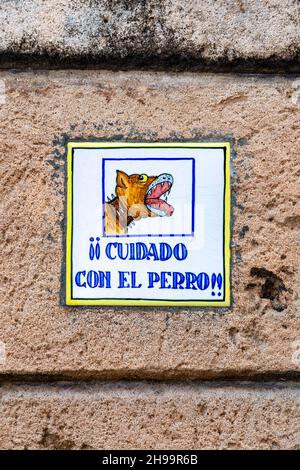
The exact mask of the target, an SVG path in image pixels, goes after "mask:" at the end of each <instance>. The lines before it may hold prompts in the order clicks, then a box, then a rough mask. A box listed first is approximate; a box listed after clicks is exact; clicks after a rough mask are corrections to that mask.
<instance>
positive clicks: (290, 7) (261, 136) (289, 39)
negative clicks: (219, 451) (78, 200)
mask: <svg viewBox="0 0 300 470" xmlns="http://www.w3.org/2000/svg"><path fill="white" fill-rule="evenodd" d="M299 15H300V6H299V2H296V1H287V2H286V5H285V7H283V4H282V2H279V1H278V0H269V1H264V2H261V1H255V0H249V1H242V0H240V1H232V2H225V1H223V0H218V1H215V2H213V1H209V0H206V1H203V2H199V1H196V0H195V1H194V2H174V1H173V2H171V1H168V0H164V1H161V2H158V1H155V0H151V1H149V2H133V1H129V2H127V1H125V0H124V1H96V0H89V1H88V0H87V1H83V0H82V1H79V0H73V1H70V0H69V1H67V0H56V1H51V2H50V0H49V1H48V0H45V1H44V2H38V1H37V0H22V1H16V0H8V1H6V2H4V3H2V4H1V7H0V19H1V22H0V24H1V26H0V64H1V70H0V135H1V139H0V149H1V202H2V204H1V212H2V214H1V253H2V264H3V268H2V281H1V298H2V302H1V312H0V315H1V328H0V374H1V375H0V377H1V383H2V385H1V387H0V406H1V421H2V422H1V426H0V447H1V448H6V449H8V448H15V449H17V448H18V449H19V448H39V449H40V448H178V449H180V448H192V449H199V448H228V449H229V448H264V449H269V448H271V449H276V448H291V449H296V448H299V447H300V436H299V430H298V428H297V420H298V419H299V414H300V406H299V385H298V380H299V376H300V374H299V371H300V332H299V326H300V321H299V311H300V300H299V293H300V288H299V277H300V275H299V259H300V250H299V242H300V234H299V231H300V210H299V207H300V202H299V201H300V198H299V176H300V158H299V141H300V127H299V117H300V112H299V111H300V92H299V90H300V76H299V77H298V76H297V74H296V72H298V71H299V68H300V67H299V64H300V61H299V58H300V57H299V44H300V39H299V31H300V28H299ZM29 66H30V68H29ZM125 69H127V70H125ZM129 69H130V70H129ZM150 69H151V70H150ZM179 69H180V70H179ZM192 69H193V70H192ZM237 71H239V72H240V73H237ZM249 71H251V72H252V73H251V74H249V73H246V72H249ZM266 71H268V72H269V73H268V74H267V73H265V72H266ZM283 71H284V72H285V73H284V74H282V73H280V72H283ZM217 72H218V73H217ZM225 72H226V73H225ZM270 72H272V73H270ZM224 138H225V139H226V140H230V141H231V143H232V148H233V151H232V162H231V165H232V192H233V208H232V224H233V234H232V259H233V261H232V295H233V303H232V306H231V308H229V309H224V310H212V309H211V310H210V309H197V308H122V307H118V308H117V307H115V308H111V307H109V308H108V307H105V308H104V307H102V308H100V307H98V308H95V307H94V308H84V307H77V308H73V307H65V306H64V305H63V296H62V291H63V288H64V279H63V276H62V266H63V263H64V237H65V170H66V167H65V158H66V153H65V149H66V144H67V142H68V140H76V139H99V140H102V139H103V140H143V141H159V140H171V141H175V140H195V141H207V140H213V141H217V140H224ZM133 379H134V381H132V380H133ZM131 381H132V382H131ZM229 381H230V382H229ZM282 381H285V383H284V384H282Z"/></svg>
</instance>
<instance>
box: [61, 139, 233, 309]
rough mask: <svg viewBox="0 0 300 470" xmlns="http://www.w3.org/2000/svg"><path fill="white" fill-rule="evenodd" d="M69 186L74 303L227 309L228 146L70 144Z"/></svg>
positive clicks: (69, 277) (69, 275)
mask: <svg viewBox="0 0 300 470" xmlns="http://www.w3.org/2000/svg"><path fill="white" fill-rule="evenodd" d="M67 185H68V190H67V193H68V197H67V244H66V245H67V252H66V303H67V305H128V306H134V305H140V306H157V305H159V306H203V307H226V306H229V305H230V272H229V270H230V246H229V245H230V146H229V143H227V142H225V143H186V142H185V143H128V142H126V143H125V142H122V143H120V142H118V143H116V142H90V143H86V142H85V143H76V142H73V143H69V144H68V181H67Z"/></svg>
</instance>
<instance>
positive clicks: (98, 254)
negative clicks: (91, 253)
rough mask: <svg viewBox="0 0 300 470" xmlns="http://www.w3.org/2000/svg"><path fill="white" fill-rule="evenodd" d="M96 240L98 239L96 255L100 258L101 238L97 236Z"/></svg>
mask: <svg viewBox="0 0 300 470" xmlns="http://www.w3.org/2000/svg"><path fill="white" fill-rule="evenodd" d="M96 240H97V243H96V250H95V255H96V259H100V245H99V241H100V238H99V237H97V238H96Z"/></svg>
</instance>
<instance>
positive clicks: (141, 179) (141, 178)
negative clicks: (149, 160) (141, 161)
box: [139, 173, 148, 183]
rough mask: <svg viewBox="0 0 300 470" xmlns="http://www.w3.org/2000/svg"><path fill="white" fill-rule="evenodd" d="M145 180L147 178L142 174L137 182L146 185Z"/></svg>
mask: <svg viewBox="0 0 300 470" xmlns="http://www.w3.org/2000/svg"><path fill="white" fill-rule="evenodd" d="M147 179H148V176H147V175H145V174H144V173H143V174H142V175H140V176H139V181H140V182H141V183H146V181H147Z"/></svg>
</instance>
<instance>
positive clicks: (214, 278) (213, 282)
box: [211, 273, 223, 297]
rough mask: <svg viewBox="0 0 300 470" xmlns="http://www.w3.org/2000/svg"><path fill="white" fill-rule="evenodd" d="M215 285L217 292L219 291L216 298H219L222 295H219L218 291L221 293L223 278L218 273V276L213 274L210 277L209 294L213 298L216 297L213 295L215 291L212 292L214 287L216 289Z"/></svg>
mask: <svg viewBox="0 0 300 470" xmlns="http://www.w3.org/2000/svg"><path fill="white" fill-rule="evenodd" d="M216 284H217V286H218V290H219V292H218V296H219V297H220V296H221V295H222V293H221V292H220V291H221V289H222V284H223V277H222V274H220V273H219V274H218V275H216V274H215V273H213V274H212V275H211V288H212V293H211V295H212V296H213V297H214V296H215V295H216V293H215V291H214V290H215V287H216Z"/></svg>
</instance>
